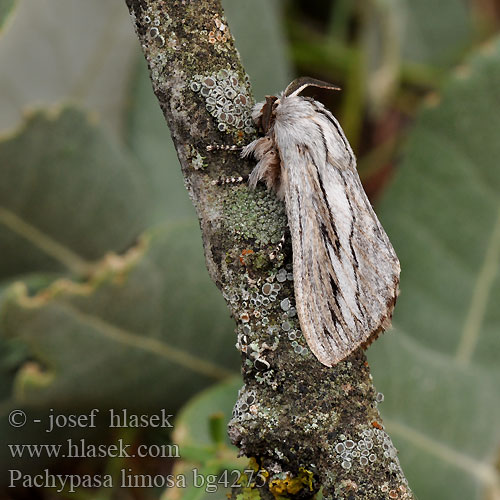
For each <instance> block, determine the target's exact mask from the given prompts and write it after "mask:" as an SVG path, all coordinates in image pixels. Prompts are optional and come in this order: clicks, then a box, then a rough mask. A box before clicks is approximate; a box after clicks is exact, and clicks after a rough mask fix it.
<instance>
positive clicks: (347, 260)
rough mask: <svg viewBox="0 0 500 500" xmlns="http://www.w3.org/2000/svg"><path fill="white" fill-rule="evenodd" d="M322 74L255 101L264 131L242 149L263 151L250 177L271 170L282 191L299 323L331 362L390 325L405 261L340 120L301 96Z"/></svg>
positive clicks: (269, 179)
mask: <svg viewBox="0 0 500 500" xmlns="http://www.w3.org/2000/svg"><path fill="white" fill-rule="evenodd" d="M317 83H318V82H316V83H305V82H304V81H299V82H297V83H294V82H292V84H290V85H289V87H288V88H287V90H286V91H285V93H282V94H281V95H280V96H279V97H278V98H277V99H273V100H272V99H269V98H268V99H267V101H266V103H265V105H262V104H261V105H260V107H259V105H256V107H255V112H256V115H259V112H258V111H259V109H260V110H261V114H262V113H265V115H266V116H265V123H266V125H267V127H266V128H267V130H265V132H266V135H265V136H264V137H262V138H260V139H258V140H256V141H254V142H253V143H252V144H250V145H249V146H248V147H247V148H246V149H245V151H244V154H250V153H253V154H254V156H255V157H256V159H257V160H259V161H258V163H257V165H256V167H255V169H254V171H253V172H252V174H251V176H250V182H251V185H255V184H256V183H257V181H259V180H261V179H264V180H265V181H266V183H267V185H268V186H269V187H273V188H274V189H275V190H276V191H277V193H278V196H280V197H282V198H284V200H285V205H286V211H287V216H288V223H289V226H290V234H291V238H292V250H293V268H294V287H295V298H296V308H297V312H298V316H299V321H300V325H301V329H302V332H303V334H304V336H305V338H306V341H307V343H308V345H309V347H310V349H311V351H312V352H313V353H314V354H315V355H316V357H317V358H318V359H319V361H321V363H323V364H324V365H327V366H332V365H334V364H336V363H338V362H339V361H341V360H343V359H344V358H345V357H346V356H348V355H349V354H350V353H351V352H352V351H353V350H354V349H356V348H357V347H359V346H366V345H368V344H369V343H370V342H371V341H372V340H373V339H374V338H375V337H376V336H377V335H378V334H379V333H380V332H381V331H382V330H384V329H386V328H387V327H388V326H389V324H390V319H391V317H392V311H393V308H394V304H395V301H396V297H397V293H398V283H399V271H400V269H399V261H398V259H397V257H396V254H395V252H394V250H393V248H392V246H391V243H390V242H389V238H388V237H387V235H386V234H385V232H384V230H383V228H382V226H381V225H380V223H379V221H378V219H377V216H376V215H375V212H374V211H373V209H372V207H371V204H370V202H369V201H368V198H367V196H366V194H365V192H364V190H363V187H362V185H361V181H360V180H359V176H358V173H357V170H356V161H355V158H354V154H353V153H352V150H351V147H350V146H349V143H348V141H347V139H346V137H345V135H344V133H343V131H342V129H341V127H340V125H339V124H338V122H337V120H336V119H335V118H334V117H333V115H332V114H331V113H330V112H329V111H328V110H327V109H325V108H324V106H323V105H322V104H321V103H319V102H317V101H314V100H312V99H308V98H304V97H301V96H299V95H297V94H298V92H299V91H300V90H301V89H303V88H304V87H305V86H307V85H317ZM319 83H321V84H322V83H323V82H319ZM325 85H328V84H325ZM325 85H317V86H325ZM266 106H267V107H266ZM269 106H271V108H270V107H269ZM260 123H262V116H260Z"/></svg>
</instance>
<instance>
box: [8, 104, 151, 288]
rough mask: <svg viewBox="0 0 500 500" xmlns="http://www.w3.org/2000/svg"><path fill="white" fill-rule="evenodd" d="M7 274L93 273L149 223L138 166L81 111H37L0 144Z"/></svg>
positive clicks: (143, 186)
mask: <svg viewBox="0 0 500 500" xmlns="http://www.w3.org/2000/svg"><path fill="white" fill-rule="evenodd" d="M0 165H1V166H2V168H1V169H0V254H1V255H2V259H1V260H0V279H1V280H5V279H9V278H12V277H13V276H16V275H18V274H19V273H30V272H34V271H36V272H40V271H49V272H67V271H71V272H73V273H75V274H77V275H81V274H85V273H88V272H91V270H92V268H93V266H94V263H93V261H95V260H97V259H99V258H101V257H102V256H103V255H104V254H105V253H106V252H108V251H111V250H115V251H117V252H121V251H123V250H125V249H126V248H127V247H128V246H130V245H131V244H132V243H133V242H134V241H135V239H136V238H137V236H138V234H140V233H141V232H142V231H143V230H144V229H145V228H146V227H147V226H148V225H149V223H150V220H151V217H150V216H149V211H150V209H149V205H148V200H149V199H150V194H149V193H148V190H147V189H146V186H145V183H144V180H143V178H142V176H141V172H140V171H139V168H138V166H137V164H136V163H135V162H134V161H133V160H132V159H131V158H130V156H129V155H128V154H127V152H126V151H124V150H123V149H122V148H121V147H120V146H119V145H118V144H116V143H115V142H114V141H113V140H112V139H111V138H110V137H108V135H107V134H106V133H104V132H103V131H102V130H101V129H99V128H97V127H95V126H93V125H92V124H90V123H89V121H88V119H87V118H86V117H85V115H83V114H82V113H81V112H80V111H78V110H75V109H64V110H62V111H61V112H60V113H57V114H53V115H49V114H47V113H44V112H39V113H35V114H33V115H32V116H31V117H30V118H29V120H28V122H27V123H26V124H25V126H24V128H22V129H21V130H20V131H19V132H18V133H17V134H15V135H14V136H12V137H10V138H8V139H6V140H4V141H3V142H0Z"/></svg>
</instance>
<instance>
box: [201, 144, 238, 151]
mask: <svg viewBox="0 0 500 500" xmlns="http://www.w3.org/2000/svg"><path fill="white" fill-rule="evenodd" d="M206 149H207V151H242V150H243V146H236V145H234V144H233V145H231V146H230V145H229V144H209V145H208V146H207V148H206Z"/></svg>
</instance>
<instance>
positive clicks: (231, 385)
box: [174, 377, 243, 452]
mask: <svg viewBox="0 0 500 500" xmlns="http://www.w3.org/2000/svg"><path fill="white" fill-rule="evenodd" d="M242 385H243V382H242V380H241V377H233V378H232V379H230V380H227V381H224V382H221V383H219V384H217V385H216V386H214V387H210V388H209V389H207V390H205V391H203V392H202V393H200V394H197V395H196V396H195V397H194V398H193V399H191V401H189V402H188V403H187V404H186V405H185V406H184V407H183V408H182V410H181V411H180V412H179V414H178V415H177V418H176V420H175V425H174V428H175V430H174V441H176V442H177V443H178V444H179V445H180V446H194V445H196V446H200V447H201V446H208V445H212V444H214V440H213V437H212V435H211V432H210V418H211V417H212V416H213V415H215V414H219V413H221V414H222V415H223V420H224V421H225V422H226V423H227V422H229V420H230V419H231V416H232V411H233V406H234V404H235V403H236V399H237V397H238V391H239V390H240V389H241V386H242ZM225 442H226V444H227V445H228V446H232V445H231V443H230V441H229V438H228V437H227V436H226V437H225ZM234 450H235V452H237V449H236V448H234Z"/></svg>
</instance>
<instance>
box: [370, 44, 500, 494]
mask: <svg viewBox="0 0 500 500" xmlns="http://www.w3.org/2000/svg"><path fill="white" fill-rule="evenodd" d="M499 89H500V41H499V40H497V41H496V42H495V43H493V44H491V45H489V46H488V47H487V48H485V49H484V50H482V51H481V52H480V53H477V54H476V55H475V56H474V57H473V58H472V59H471V60H470V61H469V62H468V63H467V64H466V65H465V66H464V67H462V68H461V69H460V71H459V72H457V74H455V75H454V76H453V78H451V79H450V81H449V82H448V84H447V85H446V86H445V88H444V89H443V92H442V95H441V96H440V97H439V98H438V97H436V96H434V97H433V98H431V99H429V104H428V105H427V106H426V108H425V109H423V110H422V112H421V113H420V115H419V116H418V119H417V121H416V123H415V126H414V129H413V130H412V132H411V134H410V138H409V143H408V145H407V151H406V156H405V160H404V162H403V165H402V166H401V170H400V172H399V174H398V175H397V176H396V179H395V180H394V183H393V185H392V186H391V188H390V189H389V191H388V193H387V196H386V197H385V198H384V200H383V202H382V203H381V205H380V207H379V208H380V210H379V212H380V214H381V219H382V221H383V224H384V227H385V228H386V230H387V232H388V234H389V235H390V237H391V241H392V242H393V244H394V247H395V249H396V251H397V253H398V255H399V258H400V261H401V268H402V273H401V286H400V288H401V295H400V297H399V299H398V304H397V305H396V309H395V315H394V326H395V332H393V333H388V334H386V335H385V336H384V338H383V339H381V340H380V341H377V342H376V343H375V345H374V347H373V348H371V349H370V350H369V351H368V354H369V358H370V360H371V361H372V363H373V365H374V378H375V382H376V384H377V386H378V387H379V388H380V389H381V390H382V391H383V392H384V393H385V394H386V403H384V406H383V408H382V409H383V414H384V417H385V418H386V422H387V427H388V431H389V433H390V434H391V435H392V437H393V438H394V441H395V443H396V445H397V446H398V447H399V448H400V450H401V453H400V460H401V462H402V465H403V469H404V470H405V471H406V473H407V476H408V479H409V481H410V486H412V487H413V489H414V490H415V493H416V495H417V497H419V498H440V499H442V500H447V499H455V498H476V497H478V498H479V497H481V498H486V497H488V495H489V494H490V495H492V497H494V494H496V495H498V494H499V492H500V489H499V484H500V483H499V475H498V469H497V468H496V464H495V460H496V457H497V456H498V450H499V443H500V435H499V427H498V415H499V413H500V398H499V392H498V385H499V383H500V369H499V365H498V352H499V350H500V336H499V335H498V332H499V331H500V314H499V308H498V304H499V303H500V276H499V270H500V196H499V193H500V169H499V168H498V158H499V157H500V142H499V141H498V130H499V129H500V117H499V115H498V113H497V112H496V110H497V109H498V106H499V104H500V90H499Z"/></svg>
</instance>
